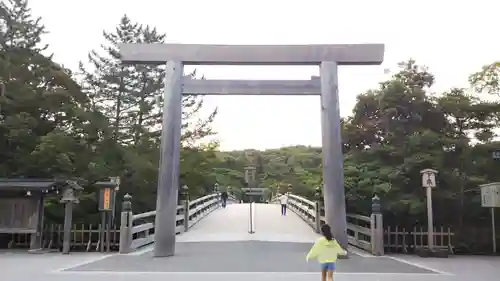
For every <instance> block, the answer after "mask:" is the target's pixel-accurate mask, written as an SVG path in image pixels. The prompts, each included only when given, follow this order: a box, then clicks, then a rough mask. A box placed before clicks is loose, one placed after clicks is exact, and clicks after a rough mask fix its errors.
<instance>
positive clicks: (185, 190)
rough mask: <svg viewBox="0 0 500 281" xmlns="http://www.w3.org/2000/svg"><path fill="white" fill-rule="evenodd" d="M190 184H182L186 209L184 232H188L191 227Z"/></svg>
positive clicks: (184, 208)
mask: <svg viewBox="0 0 500 281" xmlns="http://www.w3.org/2000/svg"><path fill="white" fill-rule="evenodd" d="M188 189H189V188H188V186H187V185H183V186H182V196H183V197H184V201H183V206H184V207H183V210H184V232H187V231H188V229H189V192H188Z"/></svg>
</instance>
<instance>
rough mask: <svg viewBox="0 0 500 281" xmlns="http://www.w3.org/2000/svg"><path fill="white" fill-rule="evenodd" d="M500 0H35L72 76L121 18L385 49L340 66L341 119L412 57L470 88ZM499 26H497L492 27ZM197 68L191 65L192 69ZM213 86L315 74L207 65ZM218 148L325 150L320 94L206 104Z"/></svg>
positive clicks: (205, 35)
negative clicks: (375, 58) (370, 62)
mask: <svg viewBox="0 0 500 281" xmlns="http://www.w3.org/2000/svg"><path fill="white" fill-rule="evenodd" d="M495 2H496V1H492V0H490V1H488V0H475V1H468V0H462V1H435V0H434V1H430V0H419V1H405V0H378V1H373V0H358V1H356V0H350V1H345V0H344V1H339V0H307V1H304V0H295V1H290V0H288V1H285V0H273V1H270V0H252V1H243V0H240V1H234V0H233V1H230V0H182V1H176V0H141V1H137V0H134V1H132V0H120V1H118V0H100V1H98V0H86V1H80V0H72V1H68V0H43V1H42V0H31V1H30V6H31V7H32V9H33V13H34V14H35V15H37V16H41V17H43V23H44V24H45V25H46V27H47V29H48V30H49V31H50V34H48V35H46V37H45V39H46V41H45V42H47V43H48V44H50V51H51V52H53V53H54V56H55V60H56V61H57V62H59V63H63V64H64V65H65V66H66V67H69V68H72V69H76V67H77V64H78V61H79V60H84V59H85V57H86V54H87V52H88V51H89V50H91V49H97V48H99V45H100V44H101V43H102V42H103V38H102V30H103V29H104V30H111V29H113V28H114V27H115V26H116V25H117V23H118V22H119V19H120V17H121V16H122V15H124V14H127V15H128V16H130V17H131V19H132V20H134V21H137V22H140V23H143V24H149V25H152V26H155V27H157V28H158V29H159V30H161V31H163V32H166V33H167V36H168V41H169V42H175V43H201V44H342V43H344V44H345V43H385V44H386V53H385V62H384V64H383V65H382V66H356V67H354V66H352V67H341V68H340V73H339V83H340V85H339V94H340V107H341V115H342V116H347V115H350V114H351V111H352V108H353V106H354V104H355V99H356V95H357V94H359V93H362V92H364V91H366V90H367V89H369V88H373V87H377V83H378V82H379V81H381V80H382V79H384V78H386V77H387V75H384V69H387V68H389V69H391V70H395V69H396V63H397V62H399V61H403V60H407V59H408V58H410V57H411V58H414V59H416V60H417V62H418V63H420V64H425V65H427V66H429V68H430V70H431V72H433V73H434V74H435V75H436V76H437V83H436V85H435V87H434V89H433V90H434V91H438V92H439V91H443V90H446V89H447V88H450V87H455V86H459V87H466V86H467V77H468V75H469V74H470V73H471V72H474V71H476V70H478V69H479V68H480V67H481V66H482V65H484V64H487V63H491V62H492V61H494V60H499V59H500V39H499V38H500V37H499V36H498V30H499V29H498V22H499V21H498V16H497V15H498V8H499V5H500V4H496V3H495ZM495 27H496V28H495ZM190 69H192V67H189V68H188V67H186V71H188V70H190ZM197 69H198V73H200V74H204V75H205V76H206V77H207V78H208V79H210V78H212V79H215V78H218V79H309V77H310V76H312V75H318V74H319V70H318V68H317V67H243V66H241V67H236V66H218V67H215V66H203V67H197ZM205 104H206V105H205V109H204V110H205V113H208V112H209V111H210V110H212V109H213V108H214V107H216V106H217V107H219V114H218V116H217V119H216V121H215V124H214V128H215V130H216V131H217V132H218V135H217V137H216V139H218V140H219V141H220V142H221V147H222V149H241V148H257V149H264V148H276V147H280V146H285V145H296V144H304V145H314V146H320V145H321V124H320V115H319V114H320V111H319V109H320V107H319V97H283V96H282V97H256V96H254V97H240V96H230V97H220V96H209V97H205Z"/></svg>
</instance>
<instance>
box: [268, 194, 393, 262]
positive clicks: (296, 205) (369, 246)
mask: <svg viewBox="0 0 500 281" xmlns="http://www.w3.org/2000/svg"><path fill="white" fill-rule="evenodd" d="M277 200H278V197H275V198H274V201H277ZM321 201H322V200H315V201H312V200H309V199H307V198H304V197H301V196H298V195H295V194H288V204H287V207H288V208H289V209H290V210H291V211H293V212H294V213H296V214H297V215H298V216H299V217H300V218H301V219H302V220H304V221H305V222H306V223H307V224H309V225H310V226H311V227H312V228H314V229H315V230H316V232H318V233H320V229H321V226H322V225H323V224H324V223H325V221H326V220H325V217H324V212H323V206H322V204H321V203H322V202H321ZM374 205H375V204H374ZM346 219H347V238H348V242H349V244H350V245H353V246H355V247H358V248H361V249H363V250H366V251H369V252H371V253H372V254H374V255H383V254H384V247H383V223H382V214H381V213H380V210H379V208H378V209H377V207H376V206H374V208H373V213H372V215H371V216H369V217H368V216H363V215H355V214H347V218H346Z"/></svg>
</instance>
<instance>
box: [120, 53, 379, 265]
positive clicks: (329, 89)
mask: <svg viewBox="0 0 500 281" xmlns="http://www.w3.org/2000/svg"><path fill="white" fill-rule="evenodd" d="M119 48H120V55H121V59H122V62H123V63H126V64H154V65H161V64H165V63H166V78H165V94H164V106H163V129H162V139H161V163H160V171H159V176H158V193H157V206H156V210H157V212H156V222H155V226H156V230H155V240H156V243H155V246H154V255H155V256H157V257H165V256H171V255H174V253H175V218H176V208H177V194H178V188H179V158H180V137H181V99H182V95H183V94H186V95H198V94H201V95H203V94H209V95H210V94H235V95H266V94H267V95H321V124H322V142H323V145H322V146H323V149H322V151H323V184H324V186H323V194H324V201H325V202H324V203H325V204H324V206H325V216H326V222H327V223H328V224H329V225H330V226H331V227H332V231H333V234H334V236H335V237H336V238H337V240H338V241H339V243H340V244H341V245H342V246H343V247H345V248H347V246H348V241H347V223H346V210H345V192H344V163H343V159H344V158H343V155H342V139H341V130H340V111H339V96H338V77H337V72H338V70H337V67H338V65H380V64H381V63H382V61H383V59H384V45H383V44H341V45H200V44H122V45H120V46H119ZM184 65H319V67H320V78H319V79H317V78H314V77H313V78H312V79H311V80H302V81H300V80H298V81H297V80H296V81H288V80H286V81H283V80H274V81H255V80H236V81H235V80H198V79H189V80H188V79H185V78H183V69H184Z"/></svg>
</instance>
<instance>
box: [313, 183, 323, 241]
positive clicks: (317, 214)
mask: <svg viewBox="0 0 500 281" xmlns="http://www.w3.org/2000/svg"><path fill="white" fill-rule="evenodd" d="M314 195H315V196H316V205H315V206H314V211H315V221H314V222H315V223H316V225H315V228H316V232H317V233H320V232H321V199H322V196H321V187H320V186H317V187H316V192H315V194H314Z"/></svg>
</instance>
